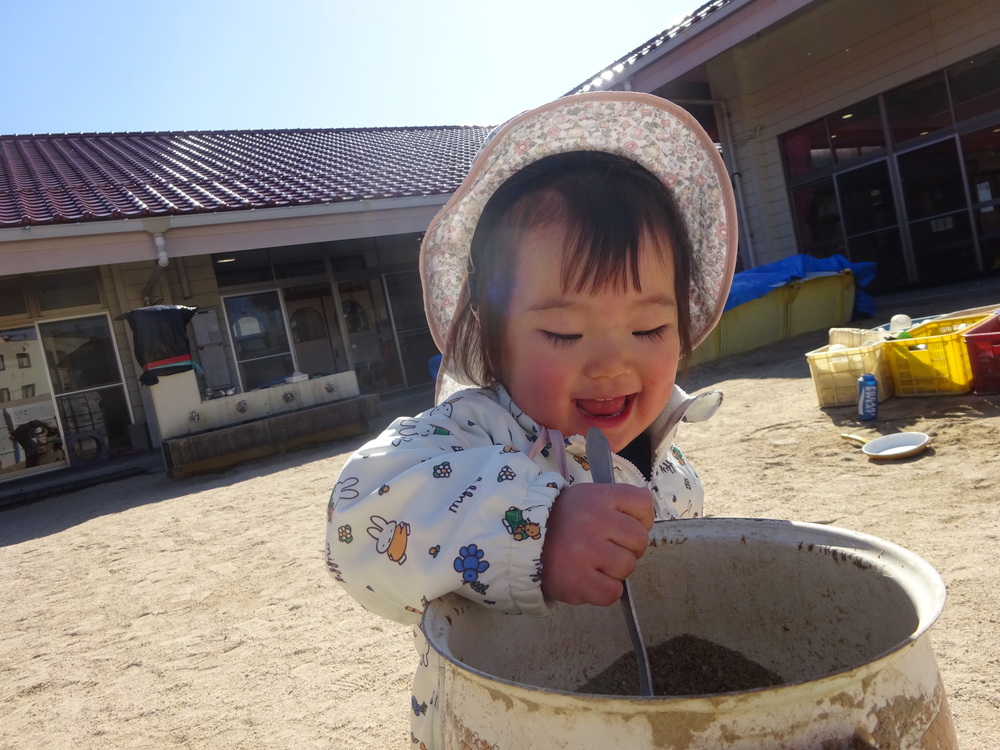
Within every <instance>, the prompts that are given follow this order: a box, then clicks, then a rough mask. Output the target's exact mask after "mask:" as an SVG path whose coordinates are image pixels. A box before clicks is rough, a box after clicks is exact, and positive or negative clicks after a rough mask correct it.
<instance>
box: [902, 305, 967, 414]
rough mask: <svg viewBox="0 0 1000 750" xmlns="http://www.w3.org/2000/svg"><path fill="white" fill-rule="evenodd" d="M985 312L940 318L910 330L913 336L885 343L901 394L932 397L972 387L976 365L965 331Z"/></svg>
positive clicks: (963, 391) (964, 391) (964, 390)
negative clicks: (972, 359) (974, 364)
mask: <svg viewBox="0 0 1000 750" xmlns="http://www.w3.org/2000/svg"><path fill="white" fill-rule="evenodd" d="M986 317H987V316H985V315H971V316H968V317H955V318H939V319H935V320H929V321H927V322H926V323H923V324H921V325H918V326H914V327H913V328H911V329H910V331H909V333H910V338H905V339H897V340H895V341H886V342H885V352H886V357H887V359H888V360H889V368H890V370H891V371H892V383H893V387H894V389H895V391H896V395H897V396H932V395H935V394H948V393H968V392H969V391H970V390H972V365H971V363H970V362H969V351H968V349H967V347H966V345H965V340H964V339H963V337H962V334H963V333H965V332H967V331H969V330H970V329H971V328H972V327H973V326H974V325H976V324H977V323H979V322H981V321H983V320H984V319H985V318H986Z"/></svg>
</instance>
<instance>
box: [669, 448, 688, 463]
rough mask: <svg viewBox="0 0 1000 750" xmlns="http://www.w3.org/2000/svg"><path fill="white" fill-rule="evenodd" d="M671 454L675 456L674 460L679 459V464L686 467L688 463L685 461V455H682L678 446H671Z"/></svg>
mask: <svg viewBox="0 0 1000 750" xmlns="http://www.w3.org/2000/svg"><path fill="white" fill-rule="evenodd" d="M670 452H671V453H673V454H674V458H676V459H677V463H679V464H680V465H681V466H684V465H685V464H686V462H685V461H684V454H683V453H681V449H680V448H678V447H677V446H676V445H671V446H670Z"/></svg>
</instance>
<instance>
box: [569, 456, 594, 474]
mask: <svg viewBox="0 0 1000 750" xmlns="http://www.w3.org/2000/svg"><path fill="white" fill-rule="evenodd" d="M573 460H574V461H576V462H577V463H578V464H580V466H582V467H583V470H584V471H590V461H588V460H587V457H586V456H573Z"/></svg>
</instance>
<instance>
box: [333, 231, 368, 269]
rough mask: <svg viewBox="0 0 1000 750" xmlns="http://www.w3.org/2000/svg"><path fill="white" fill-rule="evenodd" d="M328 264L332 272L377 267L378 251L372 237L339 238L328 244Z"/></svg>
mask: <svg viewBox="0 0 1000 750" xmlns="http://www.w3.org/2000/svg"><path fill="white" fill-rule="evenodd" d="M330 265H332V266H333V270H334V273H336V272H338V271H339V272H344V271H363V270H365V269H368V268H378V251H377V250H376V248H375V239H374V238H373V237H362V238H360V239H356V240H340V241H338V242H333V243H331V244H330Z"/></svg>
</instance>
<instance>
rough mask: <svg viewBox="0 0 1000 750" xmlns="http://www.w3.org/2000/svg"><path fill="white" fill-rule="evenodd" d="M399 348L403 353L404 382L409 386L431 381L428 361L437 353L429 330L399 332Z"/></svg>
mask: <svg viewBox="0 0 1000 750" xmlns="http://www.w3.org/2000/svg"><path fill="white" fill-rule="evenodd" d="M399 348H400V350H401V353H402V355H403V367H404V369H405V370H406V382H407V384H408V385H409V386H410V387H413V386H415V385H419V384H420V383H430V382H431V371H430V367H429V366H428V361H429V360H430V358H431V357H433V356H434V355H435V354H437V353H438V350H437V346H435V345H434V339H433V338H431V333H430V331H429V330H427V329H424V330H423V331H411V332H410V333H401V334H399Z"/></svg>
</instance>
